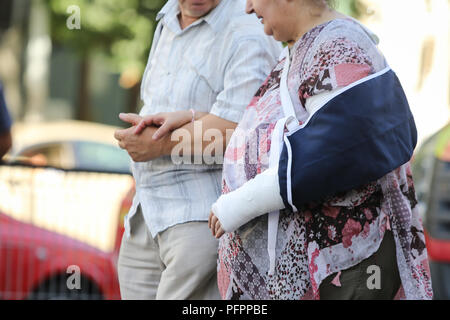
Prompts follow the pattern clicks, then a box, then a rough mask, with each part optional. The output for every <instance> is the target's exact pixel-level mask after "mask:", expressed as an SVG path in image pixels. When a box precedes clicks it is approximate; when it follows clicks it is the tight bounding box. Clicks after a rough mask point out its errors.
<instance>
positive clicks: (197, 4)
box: [178, 0, 221, 20]
mask: <svg viewBox="0 0 450 320" xmlns="http://www.w3.org/2000/svg"><path fill="white" fill-rule="evenodd" d="M220 1H221V0H178V2H179V4H180V11H181V15H182V17H183V18H187V19H189V20H197V19H200V18H201V17H203V16H206V15H207V14H208V13H209V12H210V11H211V10H212V9H214V8H215V7H217V5H218V4H219V2H220Z"/></svg>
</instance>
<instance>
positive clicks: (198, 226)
mask: <svg viewBox="0 0 450 320" xmlns="http://www.w3.org/2000/svg"><path fill="white" fill-rule="evenodd" d="M130 227H131V237H130V238H127V236H126V234H124V236H123V238H122V245H121V248H120V253H119V261H118V275H119V284H120V292H121V296H122V299H124V300H144V299H164V300H186V299H198V300H212V299H220V295H219V291H218V288H217V246H218V241H217V240H216V239H215V238H214V237H213V236H212V235H211V231H210V230H209V228H208V223H207V222H189V223H184V224H179V225H175V226H173V227H171V228H169V229H167V230H165V231H163V232H161V233H159V234H158V235H157V236H156V238H154V239H153V238H152V236H151V234H150V232H149V231H148V228H147V226H146V224H145V222H144V218H143V216H142V212H141V209H140V206H139V208H138V211H137V212H136V214H135V216H133V217H132V219H131V220H130Z"/></svg>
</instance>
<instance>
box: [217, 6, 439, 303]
mask: <svg viewBox="0 0 450 320" xmlns="http://www.w3.org/2000/svg"><path fill="white" fill-rule="evenodd" d="M247 13H256V15H257V16H258V17H259V18H260V19H261V22H262V23H263V24H264V31H265V32H266V33H267V34H268V35H272V36H273V37H274V38H275V39H276V40H279V41H283V42H286V43H287V44H288V47H289V53H290V54H289V58H283V59H282V60H281V61H280V62H279V63H278V64H277V65H276V66H275V68H274V69H273V71H272V73H271V74H270V75H269V77H268V78H267V80H266V81H265V82H264V84H263V85H262V86H261V87H260V89H259V90H258V92H257V93H256V95H255V96H254V98H253V100H252V101H251V103H250V104H249V105H248V107H247V109H246V112H245V114H244V116H243V119H242V120H241V121H240V123H239V126H238V127H237V128H236V131H235V133H234V135H233V136H232V138H231V140H230V143H229V144H228V146H227V150H226V153H225V162H224V169H223V194H224V195H223V196H222V197H221V199H219V200H218V202H216V204H215V205H214V206H213V210H212V213H211V216H210V220H209V224H210V228H211V229H212V233H213V234H214V235H215V236H216V237H220V238H221V239H220V240H221V241H220V245H219V261H218V283H219V289H220V292H221V295H222V297H223V298H224V299H309V298H313V299H319V298H320V299H393V298H407V299H431V298H432V289H431V279H430V273H429V266H428V258H427V252H426V248H425V240H424V234H423V228H422V223H421V221H420V218H419V216H418V212H417V207H416V205H417V201H416V198H415V193H414V187H413V181H412V175H411V170H410V165H409V163H408V162H407V163H405V164H403V165H401V166H400V167H398V168H396V169H395V170H393V171H392V172H389V173H387V174H386V175H385V176H384V177H382V178H381V179H378V180H376V181H372V182H367V183H366V184H365V185H363V186H360V187H358V188H356V189H353V190H347V191H346V192H343V193H342V192H341V193H339V194H330V195H327V196H326V197H323V198H322V199H321V200H320V201H311V202H309V203H305V204H303V205H302V206H301V207H298V208H297V209H298V210H297V211H295V212H293V210H291V209H290V208H288V207H286V208H285V209H283V208H284V207H285V205H284V203H283V201H281V200H280V199H279V197H278V193H279V189H277V188H276V187H275V186H274V184H272V185H271V184H270V179H269V183H268V182H267V181H268V180H267V179H266V180H264V179H262V178H261V179H259V177H258V176H262V175H264V173H265V172H266V173H267V172H269V170H267V169H268V163H269V162H270V161H269V156H270V151H271V148H270V146H271V143H270V140H271V138H272V131H273V130H274V127H275V124H276V123H277V121H278V120H279V119H280V118H282V117H283V107H282V101H283V98H282V97H281V96H280V83H281V81H282V80H281V77H282V70H283V67H284V65H285V59H291V60H290V67H289V71H288V75H287V88H288V92H289V96H290V98H291V100H292V104H293V107H294V108H295V115H296V118H297V119H298V120H299V122H300V123H302V121H306V120H307V119H308V117H309V116H310V115H309V110H308V108H307V106H308V103H309V102H310V101H312V100H313V99H315V97H320V95H323V94H326V93H327V92H332V91H336V90H339V89H340V88H343V87H346V86H349V85H351V84H352V83H354V82H356V81H358V80H360V79H363V78H366V77H368V76H370V75H372V74H375V73H377V72H380V71H381V70H383V69H385V68H386V67H387V63H386V60H385V58H384V57H383V55H382V54H381V53H380V52H379V51H378V49H377V46H376V45H377V39H376V37H375V36H374V35H373V34H372V33H370V31H369V30H367V29H366V28H364V27H363V26H361V25H360V24H359V23H358V22H356V21H355V20H353V19H351V18H348V17H346V16H343V15H341V14H339V13H338V12H336V11H335V10H333V9H332V7H331V6H330V3H329V1H325V0H247ZM348 107H349V108H355V107H357V106H354V105H349V106H348ZM272 142H273V141H272ZM306 143H307V142H306ZM312 143H313V142H312ZM272 144H273V143H272ZM255 150H256V156H255ZM299 152H301V150H300V151H299ZM323 152H324V153H325V152H326V150H323ZM317 157H319V155H317ZM252 159H253V160H254V161H251V160H252ZM259 173H263V174H262V175H259ZM254 178H256V179H254ZM252 181H253V183H252V184H251V182H252ZM250 184H251V185H250ZM271 188H272V189H271ZM258 189H259V190H260V192H258ZM269 190H272V193H271V192H269ZM227 194H229V195H230V196H226V195H227ZM231 195H233V196H231ZM251 207H253V208H251ZM256 207H257V208H258V210H259V211H260V212H258V214H257V215H254V213H253V216H252V215H248V214H247V216H246V211H248V212H250V211H252V210H253V211H255V208H256ZM264 208H266V209H267V210H265V212H261V211H264ZM277 209H283V210H282V211H281V213H280V215H279V221H278V224H277V225H276V227H277V228H278V229H277V230H276V232H275V239H274V241H272V242H273V243H275V245H274V246H273V247H272V250H273V251H274V255H275V258H276V260H275V261H276V264H275V265H274V270H270V265H271V261H270V257H269V255H268V253H267V248H268V247H269V253H270V250H271V248H270V247H271V245H270V230H269V231H268V228H267V225H268V220H270V219H271V218H270V215H268V214H263V213H268V212H270V211H273V210H277ZM269 225H270V223H269ZM269 229H270V227H269ZM225 232H226V233H225ZM224 233H225V234H224ZM272 233H273V232H272ZM223 234H224V235H223ZM222 235H223V236H222ZM268 241H269V244H268Z"/></svg>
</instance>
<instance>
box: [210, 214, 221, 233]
mask: <svg viewBox="0 0 450 320" xmlns="http://www.w3.org/2000/svg"><path fill="white" fill-rule="evenodd" d="M217 221H219V219H217V217H216V216H215V215H213V216H212V217H211V227H210V229H211V233H212V235H213V236H215V235H216V222H217Z"/></svg>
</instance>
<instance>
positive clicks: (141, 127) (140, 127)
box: [134, 120, 147, 134]
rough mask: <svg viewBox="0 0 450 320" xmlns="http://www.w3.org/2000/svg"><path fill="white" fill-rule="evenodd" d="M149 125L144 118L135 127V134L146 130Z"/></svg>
mask: <svg viewBox="0 0 450 320" xmlns="http://www.w3.org/2000/svg"><path fill="white" fill-rule="evenodd" d="M146 126H147V124H146V122H145V120H142V121H141V122H139V124H138V125H137V126H136V129H134V134H140V133H141V132H142V131H144V129H145V127H146Z"/></svg>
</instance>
